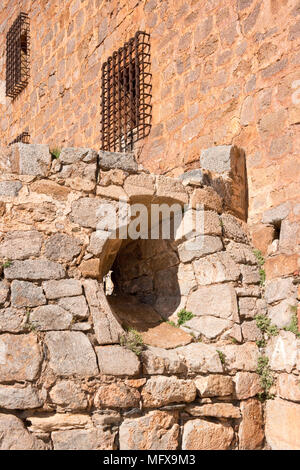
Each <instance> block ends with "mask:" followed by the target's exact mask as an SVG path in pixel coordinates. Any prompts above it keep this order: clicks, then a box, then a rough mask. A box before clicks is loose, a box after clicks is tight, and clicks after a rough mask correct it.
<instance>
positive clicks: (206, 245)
mask: <svg viewBox="0 0 300 470" xmlns="http://www.w3.org/2000/svg"><path fill="white" fill-rule="evenodd" d="M221 250H223V243H222V240H221V239H220V238H219V237H212V236H210V235H204V236H199V237H195V238H192V239H190V240H187V241H185V242H184V243H182V244H181V245H179V248H178V255H179V259H180V261H181V262H182V263H187V262H189V261H192V260H193V259H195V258H201V257H202V256H206V255H210V254H211V253H215V252H217V251H221Z"/></svg>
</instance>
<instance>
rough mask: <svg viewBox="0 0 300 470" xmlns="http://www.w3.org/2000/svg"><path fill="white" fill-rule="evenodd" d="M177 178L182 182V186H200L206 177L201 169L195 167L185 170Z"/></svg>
mask: <svg viewBox="0 0 300 470" xmlns="http://www.w3.org/2000/svg"><path fill="white" fill-rule="evenodd" d="M179 179H180V181H181V182H182V184H183V186H187V185H190V186H202V185H203V184H205V182H206V180H207V177H206V175H205V173H204V172H203V171H202V170H200V169H197V170H190V171H186V172H185V173H183V174H182V175H180V176H179Z"/></svg>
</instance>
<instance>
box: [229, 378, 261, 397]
mask: <svg viewBox="0 0 300 470" xmlns="http://www.w3.org/2000/svg"><path fill="white" fill-rule="evenodd" d="M233 380H234V382H235V394H236V398H237V399H238V400H246V399H247V398H251V397H255V395H258V394H259V393H262V392H263V390H262V387H261V384H260V377H259V375H258V374H255V373H251V372H238V373H237V374H236V376H235V378H234V379H233Z"/></svg>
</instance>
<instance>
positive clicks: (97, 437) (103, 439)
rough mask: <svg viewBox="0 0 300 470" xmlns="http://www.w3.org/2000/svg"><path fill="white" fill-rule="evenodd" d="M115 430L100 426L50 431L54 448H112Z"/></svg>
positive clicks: (113, 446) (113, 447)
mask: <svg viewBox="0 0 300 470" xmlns="http://www.w3.org/2000/svg"><path fill="white" fill-rule="evenodd" d="M115 437H116V432H112V431H111V430H110V429H108V430H104V429H103V428H102V427H99V428H98V427H97V428H92V429H70V430H65V431H54V432H53V433H52V440H53V447H54V450H114V449H115V448H116V446H115Z"/></svg>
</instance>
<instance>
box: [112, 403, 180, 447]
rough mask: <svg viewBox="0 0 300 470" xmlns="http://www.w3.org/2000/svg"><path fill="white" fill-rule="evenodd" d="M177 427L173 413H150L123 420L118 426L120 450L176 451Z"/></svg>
mask: <svg viewBox="0 0 300 470" xmlns="http://www.w3.org/2000/svg"><path fill="white" fill-rule="evenodd" d="M178 438H179V426H178V424H177V423H176V420H175V416H174V414H173V413H169V412H165V411H151V412H150V413H148V414H146V415H145V416H142V417H141V418H134V419H125V420H124V421H123V423H122V424H121V426H120V431H119V439H120V450H135V451H136V450H176V449H177V447H178Z"/></svg>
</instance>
